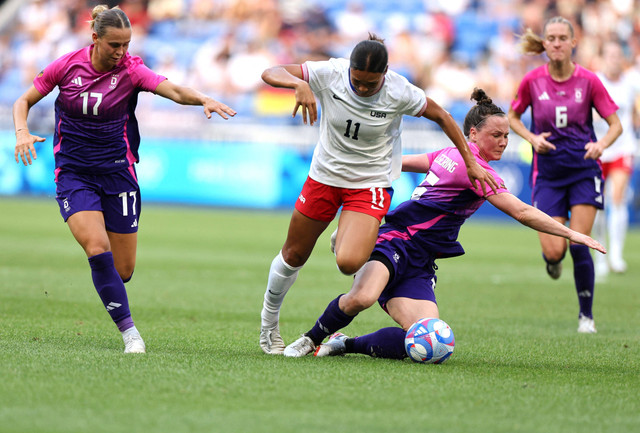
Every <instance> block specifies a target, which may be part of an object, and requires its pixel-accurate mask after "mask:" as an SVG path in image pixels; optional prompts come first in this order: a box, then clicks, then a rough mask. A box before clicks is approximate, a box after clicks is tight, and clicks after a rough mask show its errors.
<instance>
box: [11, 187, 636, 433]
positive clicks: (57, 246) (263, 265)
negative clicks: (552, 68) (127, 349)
mask: <svg viewBox="0 0 640 433" xmlns="http://www.w3.org/2000/svg"><path fill="white" fill-rule="evenodd" d="M485 206H489V204H485ZM0 209H1V212H0V432H3V433H4V432H20V433H25V432H29V433H37V432H47V433H52V432H60V433H71V432H82V433H88V432H92V433H95V432H171V433H179V432H234V433H237V432H279V433H287V432H401V431H424V432H431V431H446V432H474V433H475V432H509V433H511V432H545V433H548V432H563V433H566V432H589V433H595V432H616V433H617V432H638V431H640V348H639V343H640V285H639V284H638V281H639V280H640V232H638V231H637V230H633V231H631V233H630V235H629V238H628V242H627V248H626V251H627V261H628V263H629V265H630V266H629V268H630V269H629V271H628V272H627V273H626V274H625V275H611V276H610V277H609V278H608V280H607V281H606V282H603V283H599V284H597V286H596V295H595V307H594V312H595V317H596V326H597V328H598V334H596V335H579V334H578V333H576V327H577V314H578V311H577V301H576V293H575V290H574V288H573V279H572V276H571V273H572V271H571V270H572V266H571V259H570V257H569V256H568V257H567V259H566V260H565V263H564V274H563V275H562V277H561V278H560V279H559V280H558V281H552V280H551V279H549V277H548V276H547V275H546V273H545V271H544V266H543V262H542V259H541V257H540V249H539V246H538V241H537V236H536V234H535V233H534V232H533V231H531V230H529V229H527V228H525V227H522V226H520V225H518V224H517V223H513V224H510V223H504V222H503V223H501V224H500V225H498V224H496V223H495V222H494V223H493V224H490V223H488V222H483V221H480V220H473V218H472V220H471V221H470V222H469V223H468V224H467V225H466V226H465V227H463V229H462V232H461V237H460V240H461V242H462V243H463V245H464V246H465V249H466V251H467V254H466V255H465V256H463V257H460V258H454V259H448V260H441V261H439V262H438V266H439V268H440V269H439V271H438V278H439V279H438V287H437V291H436V293H437V295H438V300H439V305H440V312H441V317H442V318H443V319H444V320H445V321H447V323H449V324H450V325H451V327H452V329H453V331H454V333H455V337H456V348H455V351H454V353H453V356H452V357H451V358H450V360H449V361H447V362H446V363H445V364H443V365H419V364H414V363H411V362H410V361H408V360H405V361H393V360H380V359H372V358H369V357H366V356H361V355H348V356H344V357H336V358H322V359H314V358H313V357H306V358H303V359H285V358H283V357H279V356H267V355H264V354H263V353H262V352H261V350H260V348H259V346H258V342H257V340H258V330H259V325H260V323H259V320H260V317H259V315H260V308H261V305H262V296H263V292H264V288H265V284H266V279H267V272H268V269H269V265H270V263H271V260H272V258H273V256H274V255H275V254H276V253H277V252H278V250H279V248H280V247H281V245H282V242H283V241H284V236H285V233H286V229H287V225H288V219H289V213H288V212H283V213H278V212H273V213H267V212H264V213H262V212H249V211H238V210H213V209H205V208H188V207H162V206H155V205H150V204H146V205H145V206H144V209H143V214H142V218H141V226H140V232H139V248H138V263H137V268H136V272H135V274H134V278H133V280H132V281H131V282H130V283H128V284H127V289H128V293H129V300H130V303H131V308H132V312H133V318H134V320H135V321H136V326H137V327H138V329H139V330H140V331H141V333H142V335H143V337H144V338H145V341H146V344H147V350H148V353H147V354H146V355H128V356H125V355H123V354H122V349H123V345H122V340H121V338H120V335H119V333H118V332H117V329H116V328H115V326H114V325H113V323H112V322H111V320H110V319H109V316H108V314H107V313H106V312H105V311H104V308H103V307H102V304H101V302H100V300H99V298H98V296H97V294H96V293H95V290H94V289H93V286H92V284H91V277H90V273H89V267H88V264H87V261H86V257H85V256H84V253H83V252H82V250H81V248H80V247H79V246H78V245H77V244H76V242H75V241H74V240H73V238H72V236H71V234H70V233H69V231H68V228H67V227H66V225H65V224H64V223H63V222H62V220H61V218H60V216H59V214H58V210H57V205H56V204H55V201H54V200H53V199H46V200H34V199H16V198H7V197H4V198H0ZM334 227H335V222H334V223H333V224H332V226H331V227H330V228H329V230H327V232H326V233H325V234H324V235H323V236H322V238H321V239H320V240H319V242H318V245H317V247H316V250H315V251H314V253H313V255H312V257H311V259H310V261H309V262H308V263H307V265H306V266H305V268H304V269H303V271H302V272H301V273H300V276H299V278H298V281H297V282H296V284H295V285H294V287H293V289H292V290H291V291H290V293H289V295H288V296H287V299H286V300H285V303H284V307H283V311H282V317H281V329H282V334H283V337H284V339H285V341H286V342H291V341H293V340H294V339H295V338H297V337H298V335H299V334H300V333H301V332H303V331H306V330H308V329H309V328H310V327H311V326H312V324H313V323H314V321H315V319H316V318H317V317H318V315H319V314H320V313H321V312H322V311H323V310H324V308H325V306H326V304H327V303H328V302H329V301H330V300H331V299H333V298H334V297H335V296H337V294H339V293H343V292H345V291H347V290H348V289H349V287H350V282H351V279H350V278H349V277H346V276H343V275H341V274H340V273H339V272H338V270H337V269H336V266H335V261H334V258H333V256H332V255H331V253H330V252H329V248H328V239H329V234H330V233H331V231H332V230H333V228H334ZM392 325H393V323H392V321H391V320H390V319H389V318H388V316H386V315H385V314H384V313H383V312H382V311H381V310H380V309H379V308H378V307H377V306H374V307H373V308H371V309H370V310H367V311H365V312H363V313H361V314H360V316H359V317H357V318H356V319H355V320H354V322H353V323H352V324H351V325H350V326H349V327H348V328H346V329H345V333H347V334H348V335H352V336H353V335H361V334H364V333H368V332H371V331H374V330H376V329H378V328H381V327H385V326H392Z"/></svg>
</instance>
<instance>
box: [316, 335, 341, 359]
mask: <svg viewBox="0 0 640 433" xmlns="http://www.w3.org/2000/svg"><path fill="white" fill-rule="evenodd" d="M347 338H349V337H347V336H346V335H344V334H343V333H342V332H336V333H335V334H333V335H332V336H331V337H329V341H327V342H326V343H323V344H321V345H320V346H318V347H317V349H316V351H315V352H314V353H313V356H318V357H322V356H338V355H344V352H345V351H346V349H347V348H346V347H345V345H344V342H345V340H346V339H347Z"/></svg>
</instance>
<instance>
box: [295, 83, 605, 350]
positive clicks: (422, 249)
mask: <svg viewBox="0 0 640 433" xmlns="http://www.w3.org/2000/svg"><path fill="white" fill-rule="evenodd" d="M471 99H474V100H476V101H477V104H476V105H475V106H474V107H473V108H471V110H469V112H468V113H467V115H466V116H465V120H464V125H463V128H464V133H465V135H467V136H468V137H469V145H470V147H471V151H472V152H473V153H474V155H475V157H476V159H477V160H478V162H479V163H480V164H481V165H482V166H483V167H485V168H487V170H489V171H490V172H492V173H493V174H494V178H495V179H496V180H497V181H498V183H499V184H500V186H499V187H498V188H497V191H488V193H486V194H484V193H483V192H482V191H480V190H479V189H478V188H476V187H473V186H472V185H471V184H470V182H469V180H468V179H467V178H466V175H465V173H464V171H463V170H461V169H462V168H463V167H462V158H461V157H460V153H459V152H458V151H457V149H455V148H454V147H448V148H445V149H442V150H438V151H436V152H432V153H428V154H422V155H405V156H404V157H403V160H402V169H403V170H404V171H413V172H418V173H427V176H425V178H424V180H423V181H422V183H421V184H420V185H419V186H418V187H417V188H416V189H415V190H414V192H413V194H412V196H411V199H410V200H407V201H405V202H403V203H401V204H400V205H398V206H397V207H396V208H395V209H393V210H392V211H390V212H389V213H388V214H387V217H386V219H385V223H384V224H383V225H382V227H380V231H379V235H378V241H377V243H376V246H375V248H374V250H373V254H372V255H371V258H370V260H369V261H368V262H367V264H366V265H365V266H364V267H363V268H362V270H360V271H358V273H357V274H356V277H355V278H354V280H353V284H352V286H351V290H350V291H349V292H348V293H346V294H343V295H339V296H338V297H337V298H335V299H334V300H333V301H331V302H330V303H329V305H327V308H326V309H325V311H324V313H322V315H321V316H320V317H319V318H318V320H317V321H316V322H315V324H314V325H313V327H312V328H311V329H310V330H309V331H308V332H306V333H304V334H303V335H302V336H301V337H300V338H299V339H298V340H296V341H295V342H293V343H291V344H290V345H289V346H287V347H286V348H285V350H284V356H290V357H301V356H305V355H307V354H309V353H311V352H313V353H314V356H319V357H322V356H334V355H342V354H343V353H360V354H365V355H369V356H373V357H376V358H391V359H403V358H406V356H407V353H406V351H405V346H404V339H405V335H406V332H407V330H408V329H409V327H410V326H411V325H412V324H413V323H415V322H416V321H417V320H419V319H421V318H424V317H440V311H439V309H438V304H437V302H436V293H435V290H436V284H437V275H436V270H437V269H438V266H437V265H436V263H435V262H436V261H437V260H441V259H445V258H449V257H456V256H460V255H462V254H464V249H463V248H462V245H460V243H459V242H458V235H459V232H460V228H461V227H462V225H463V224H464V222H465V221H467V219H468V218H469V217H470V216H471V215H473V213H474V212H475V211H477V210H478V209H479V208H480V206H482V204H483V203H484V202H485V201H487V200H488V201H489V202H490V203H491V204H493V205H494V206H495V207H497V208H498V209H500V210H501V211H503V212H505V213H506V214H507V215H509V216H511V217H513V218H514V219H516V220H518V221H519V222H520V223H522V224H524V225H526V226H528V227H531V228H533V229H536V230H542V231H544V232H546V233H552V234H554V235H558V236H564V237H566V238H567V239H571V240H572V241H574V242H578V243H583V244H585V245H588V246H590V247H591V248H596V249H597V250H599V251H601V252H604V249H603V248H602V246H601V245H600V244H599V243H598V242H596V241H594V240H593V239H591V238H590V237H588V236H586V235H583V234H581V233H577V232H575V231H573V230H571V229H569V228H568V227H565V226H564V225H563V224H560V223H559V222H557V221H555V220H554V219H552V218H551V217H549V216H548V215H546V214H545V213H543V212H541V211H540V210H538V209H536V208H534V207H532V206H529V205H527V204H524V203H523V202H521V201H520V200H519V199H518V198H517V197H515V196H514V195H512V194H511V193H509V191H508V190H507V188H506V187H505V185H504V183H503V182H502V179H500V176H498V174H497V173H496V172H495V171H493V168H491V166H490V165H489V163H490V162H491V161H498V160H500V158H501V157H502V154H503V153H504V151H505V149H506V148H507V144H508V137H509V121H508V120H507V116H506V115H505V113H504V111H503V110H502V109H501V108H500V107H498V106H497V105H495V104H494V103H493V101H492V100H491V98H489V97H488V96H487V94H486V93H485V92H484V91H483V90H482V89H478V88H476V89H474V91H473V94H472V96H471ZM376 301H378V304H379V305H380V306H381V307H382V309H384V311H385V312H386V313H387V314H389V316H391V318H392V319H393V320H394V321H395V322H396V323H397V324H398V325H400V326H399V327H397V326H396V327H386V328H382V329H379V330H377V331H375V332H373V333H370V334H366V335H362V336H359V337H356V338H348V337H346V336H345V335H343V334H341V333H337V334H334V335H332V336H331V338H330V339H329V341H327V342H326V343H325V344H320V343H322V341H323V340H324V339H325V338H326V337H328V336H329V335H331V334H332V333H334V332H336V331H338V330H339V329H342V328H344V327H345V326H347V325H349V324H350V323H351V321H352V320H353V319H354V318H355V316H357V315H358V314H359V313H360V312H362V311H363V310H365V309H367V308H369V307H370V306H372V305H373V304H374V303H375V302H376Z"/></svg>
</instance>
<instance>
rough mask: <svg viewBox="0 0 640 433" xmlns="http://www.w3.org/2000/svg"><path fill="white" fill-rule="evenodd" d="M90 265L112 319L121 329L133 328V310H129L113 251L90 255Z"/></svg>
mask: <svg viewBox="0 0 640 433" xmlns="http://www.w3.org/2000/svg"><path fill="white" fill-rule="evenodd" d="M89 266H91V278H93V285H94V286H95V288H96V291H97V292H98V295H99V296H100V299H102V303H103V304H104V306H105V308H106V309H107V311H108V312H109V315H111V319H112V320H113V321H114V322H115V323H116V324H117V325H118V329H120V330H121V331H122V330H126V329H128V328H131V326H133V321H132V320H131V311H129V300H128V299H127V290H126V289H125V288H124V283H123V282H122V278H120V275H118V271H116V267H115V265H114V264H113V255H112V254H111V252H110V251H107V252H106V253H102V254H97V255H95V256H93V257H89ZM127 319H129V320H127ZM121 328H122V329H121Z"/></svg>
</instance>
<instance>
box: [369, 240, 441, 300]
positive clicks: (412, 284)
mask: <svg viewBox="0 0 640 433" xmlns="http://www.w3.org/2000/svg"><path fill="white" fill-rule="evenodd" d="M370 260H377V261H379V262H381V263H382V264H384V265H385V266H386V267H387V268H388V269H389V273H390V278H389V283H387V287H385V289H384V290H383V292H382V294H381V295H380V297H379V298H378V303H379V304H380V306H381V307H382V308H383V309H384V310H385V311H387V308H386V305H387V302H388V301H389V299H391V298H411V299H423V300H427V301H431V302H436V295H435V288H436V281H437V280H438V278H437V277H436V270H437V269H438V267H437V266H436V264H435V259H434V255H433V254H430V253H426V252H424V251H422V250H420V249H418V248H415V247H414V246H413V244H412V242H411V241H407V240H402V239H398V238H394V239H391V240H384V241H382V242H380V243H378V244H377V245H376V247H375V248H374V250H373V253H372V254H371V259H370Z"/></svg>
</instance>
